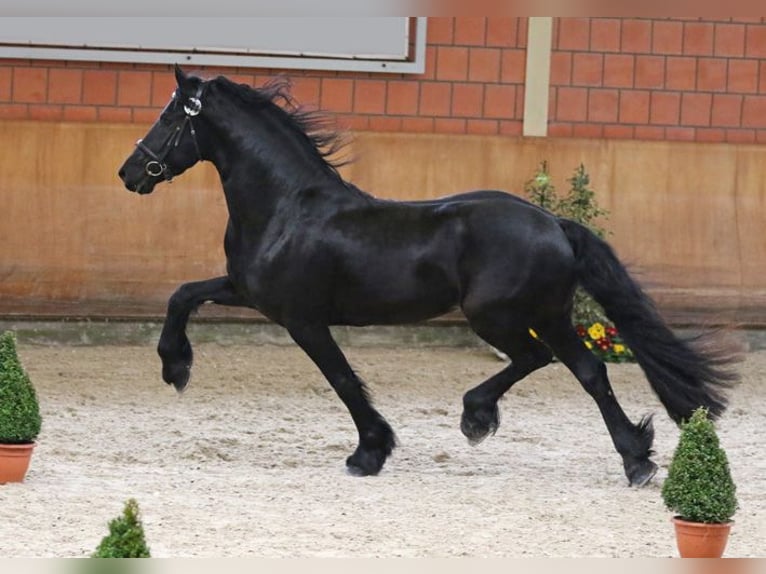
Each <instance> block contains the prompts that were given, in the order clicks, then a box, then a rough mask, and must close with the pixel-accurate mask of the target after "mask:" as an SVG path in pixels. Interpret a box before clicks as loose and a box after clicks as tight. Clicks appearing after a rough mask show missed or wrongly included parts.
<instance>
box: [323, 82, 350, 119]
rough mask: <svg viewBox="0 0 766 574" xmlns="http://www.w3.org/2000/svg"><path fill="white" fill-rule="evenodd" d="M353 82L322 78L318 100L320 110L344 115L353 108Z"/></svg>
mask: <svg viewBox="0 0 766 574" xmlns="http://www.w3.org/2000/svg"><path fill="white" fill-rule="evenodd" d="M353 93H354V82H353V80H346V79H341V78H322V93H321V95H320V99H319V102H320V104H319V106H320V108H321V109H323V110H326V111H329V112H336V113H344V112H350V111H351V109H352V106H353Z"/></svg>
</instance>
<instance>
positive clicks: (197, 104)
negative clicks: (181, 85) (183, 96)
mask: <svg viewBox="0 0 766 574" xmlns="http://www.w3.org/2000/svg"><path fill="white" fill-rule="evenodd" d="M184 111H185V112H186V115H187V116H189V117H194V116H198V115H199V113H200V112H201V111H202V101H201V100H200V99H199V98H189V99H188V100H187V101H186V104H184Z"/></svg>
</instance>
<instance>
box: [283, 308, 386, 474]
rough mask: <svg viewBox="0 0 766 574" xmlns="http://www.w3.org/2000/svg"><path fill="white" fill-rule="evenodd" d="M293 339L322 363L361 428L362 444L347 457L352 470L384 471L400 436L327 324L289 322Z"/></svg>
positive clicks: (320, 366)
mask: <svg viewBox="0 0 766 574" xmlns="http://www.w3.org/2000/svg"><path fill="white" fill-rule="evenodd" d="M287 330H288V332H289V333H290V336H291V337H292V338H293V340H294V341H295V342H296V343H297V344H298V345H299V346H300V347H301V348H302V349H303V350H304V351H305V352H306V354H307V355H308V356H309V357H310V358H311V360H312V361H314V363H315V364H316V366H317V367H319V370H320V371H322V374H323V375H324V376H325V378H326V379H327V380H328V381H329V383H330V385H331V386H332V388H333V389H335V392H336V393H337V394H338V396H339V397H340V399H341V400H342V401H343V403H344V404H345V405H346V407H347V408H348V411H349V413H350V414H351V418H352V419H353V421H354V424H355V425H356V428H357V431H358V432H359V445H358V446H357V448H356V450H355V451H354V453H353V454H352V455H351V456H349V457H348V459H346V466H347V467H348V470H349V472H350V473H351V474H354V475H357V476H367V475H374V474H378V472H380V469H381V468H383V464H384V463H385V462H386V458H387V457H388V455H389V454H391V451H392V450H393V448H394V446H396V438H395V437H394V432H393V431H392V430H391V427H390V426H389V424H388V423H387V422H386V420H385V419H384V418H383V417H382V416H381V415H380V413H378V411H376V410H375V408H374V407H373V406H372V404H371V402H370V398H369V396H368V394H367V389H366V388H365V386H364V383H363V382H362V380H361V379H360V378H359V377H357V376H356V374H355V373H354V371H353V370H352V369H351V366H350V365H349V364H348V361H347V360H346V357H344V356H343V353H342V351H341V350H340V348H338V345H337V344H336V343H335V340H334V339H333V338H332V334H331V333H330V329H329V328H328V327H327V326H326V325H307V324H303V323H301V324H294V325H289V324H288V325H287Z"/></svg>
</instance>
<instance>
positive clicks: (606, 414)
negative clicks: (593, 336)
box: [540, 319, 657, 486]
mask: <svg viewBox="0 0 766 574" xmlns="http://www.w3.org/2000/svg"><path fill="white" fill-rule="evenodd" d="M540 335H541V336H542V337H543V339H544V340H545V341H546V343H548V344H549V345H550V347H551V348H552V349H553V352H554V353H555V354H556V356H557V357H558V358H559V359H560V360H561V362H563V363H564V364H565V365H566V366H567V367H568V368H569V370H571V371H572V373H573V374H574V375H575V377H577V380H578V381H580V384H581V385H582V386H583V388H584V389H585V390H586V391H587V392H588V394H590V396H591V397H593V399H594V400H595V401H596V404H597V405H598V408H599V410H600V411H601V416H602V417H603V418H604V422H605V423H606V427H607V429H608V430H609V434H610V436H611V437H612V442H613V443H614V446H615V448H616V449H617V452H618V453H620V455H621V456H622V461H623V467H624V469H625V475H626V476H627V477H628V481H629V482H630V484H631V486H643V485H644V484H646V483H647V482H649V480H651V478H652V477H653V476H654V474H655V473H656V472H657V465H656V464H654V463H653V462H652V461H651V460H650V459H649V457H650V456H651V454H652V450H651V448H652V441H653V440H654V429H653V428H652V421H651V417H646V418H644V419H642V420H641V422H639V423H638V424H637V425H634V424H633V423H631V422H630V420H629V419H628V417H627V416H626V415H625V413H624V412H623V410H622V407H621V406H620V404H619V403H618V402H617V399H616V398H615V396H614V392H613V391H612V387H611V385H610V383H609V379H608V378H607V374H606V365H605V364H604V363H603V361H601V360H600V359H599V358H598V357H596V356H595V355H593V353H591V352H590V351H588V349H587V348H586V347H585V346H584V345H583V343H582V341H581V340H580V338H579V337H578V336H577V333H576V332H575V330H574V328H573V327H572V325H571V324H570V322H569V321H567V320H564V319H562V320H560V321H559V322H558V323H557V324H556V325H555V326H553V327H551V328H546V329H543V328H541V331H540Z"/></svg>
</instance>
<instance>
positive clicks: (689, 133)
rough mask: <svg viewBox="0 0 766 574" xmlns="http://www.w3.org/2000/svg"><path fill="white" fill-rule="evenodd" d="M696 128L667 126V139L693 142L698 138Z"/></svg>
mask: <svg viewBox="0 0 766 574" xmlns="http://www.w3.org/2000/svg"><path fill="white" fill-rule="evenodd" d="M696 134H697V129H696V128H681V127H677V128H666V129H665V139H666V140H668V141H677V142H693V141H694V140H695V139H696Z"/></svg>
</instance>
